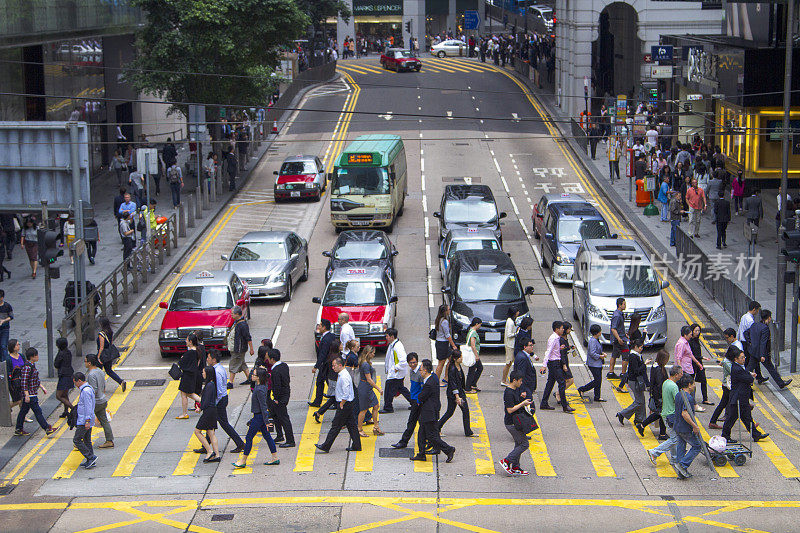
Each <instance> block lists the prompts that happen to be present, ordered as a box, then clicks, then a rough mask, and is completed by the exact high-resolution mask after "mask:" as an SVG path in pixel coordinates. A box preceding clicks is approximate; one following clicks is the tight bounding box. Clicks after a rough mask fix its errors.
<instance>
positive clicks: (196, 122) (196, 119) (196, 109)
mask: <svg viewBox="0 0 800 533" xmlns="http://www.w3.org/2000/svg"><path fill="white" fill-rule="evenodd" d="M187 118H188V121H187V122H188V123H189V133H205V131H206V106H204V105H190V106H189V116H188V117H187Z"/></svg>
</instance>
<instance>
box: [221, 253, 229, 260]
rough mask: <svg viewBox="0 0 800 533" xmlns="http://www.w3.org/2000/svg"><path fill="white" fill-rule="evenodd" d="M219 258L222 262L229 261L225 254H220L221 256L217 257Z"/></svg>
mask: <svg viewBox="0 0 800 533" xmlns="http://www.w3.org/2000/svg"><path fill="white" fill-rule="evenodd" d="M219 258H220V259H222V260H223V261H228V260H229V259H228V256H227V255H225V254H222V255H221V256H219Z"/></svg>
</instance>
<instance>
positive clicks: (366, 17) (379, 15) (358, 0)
mask: <svg viewBox="0 0 800 533" xmlns="http://www.w3.org/2000/svg"><path fill="white" fill-rule="evenodd" d="M353 19H354V21H355V33H356V36H357V37H359V38H365V39H366V40H367V42H368V43H369V44H370V45H371V47H372V48H373V49H374V50H377V49H378V47H377V46H376V45H377V43H378V42H379V41H380V42H381V43H382V45H383V47H385V46H386V45H387V44H389V43H393V45H394V46H408V43H406V42H404V39H403V31H402V29H403V0H353ZM351 37H352V36H351Z"/></svg>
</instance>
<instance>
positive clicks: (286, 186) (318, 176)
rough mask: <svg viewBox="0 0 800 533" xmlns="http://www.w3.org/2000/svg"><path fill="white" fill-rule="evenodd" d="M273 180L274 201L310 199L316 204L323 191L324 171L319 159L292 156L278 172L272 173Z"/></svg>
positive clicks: (309, 156) (324, 184)
mask: <svg viewBox="0 0 800 533" xmlns="http://www.w3.org/2000/svg"><path fill="white" fill-rule="evenodd" d="M273 174H275V175H276V176H278V178H277V179H276V180H275V189H274V192H275V201H276V202H279V201H281V200H289V199H292V198H295V199H301V198H311V199H313V200H314V201H315V202H318V201H319V199H320V198H321V197H322V191H324V190H325V186H326V183H327V182H326V179H325V169H323V167H322V162H321V161H320V160H319V157H317V156H314V155H293V156H291V157H287V158H286V159H285V160H284V161H283V164H282V165H281V169H280V170H276V171H275V172H273Z"/></svg>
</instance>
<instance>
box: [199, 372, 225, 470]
mask: <svg viewBox="0 0 800 533" xmlns="http://www.w3.org/2000/svg"><path fill="white" fill-rule="evenodd" d="M203 382H204V386H203V395H202V396H201V398H200V409H201V410H202V411H203V414H202V415H200V419H199V420H198V421H197V425H195V427H194V435H195V437H197V440H199V441H200V444H202V445H203V448H204V449H205V451H206V457H205V459H203V462H204V463H218V462H219V461H220V455H219V443H218V442H217V435H216V430H217V384H216V372H215V371H214V367H213V366H207V367H205V368H204V369H203ZM203 431H205V432H206V435H208V439H206V435H203Z"/></svg>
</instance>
